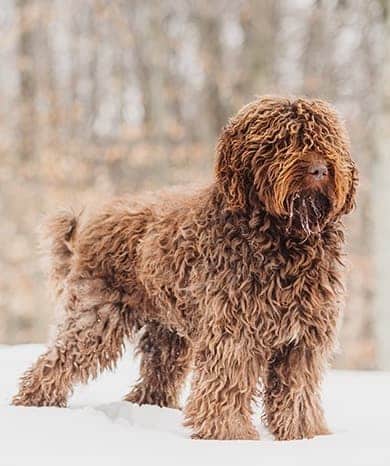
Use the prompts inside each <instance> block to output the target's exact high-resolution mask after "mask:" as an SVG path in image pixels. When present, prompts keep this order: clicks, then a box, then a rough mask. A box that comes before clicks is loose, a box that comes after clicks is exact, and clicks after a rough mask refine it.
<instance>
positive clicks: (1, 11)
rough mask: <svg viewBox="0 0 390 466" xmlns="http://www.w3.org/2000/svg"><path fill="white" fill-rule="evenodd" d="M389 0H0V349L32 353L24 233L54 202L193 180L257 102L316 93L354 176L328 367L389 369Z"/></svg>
mask: <svg viewBox="0 0 390 466" xmlns="http://www.w3.org/2000/svg"><path fill="white" fill-rule="evenodd" d="M389 7H390V0H382V1H381V0H326V1H325V0H258V1H249V0H230V1H228V0H213V1H210V0H198V1H190V0H181V1H177V0H159V1H158V0H149V1H145V0H111V1H110V0H85V1H80V0H67V1H63V0H0V33H1V34H0V190H1V191H0V218H1V221H0V238H1V241H0V342H1V343H20V342H35V341H44V340H45V339H46V336H47V332H48V326H49V323H50V321H51V319H52V315H53V311H52V306H51V304H50V300H49V299H48V294H47V292H45V284H44V273H43V268H42V266H41V263H40V261H39V254H38V251H37V235H36V227H37V225H38V224H39V222H40V220H41V218H42V215H43V214H45V213H50V212H53V211H54V210H55V209H57V208H58V207H59V206H61V207H62V206H69V205H73V206H75V208H76V209H77V208H78V207H81V206H82V205H84V204H86V203H94V204H98V203H100V202H102V200H104V199H106V198H107V197H109V196H111V195H115V194H119V193H123V192H137V191H140V190H144V189H154V188H158V187H161V186H166V185H171V184H186V183H194V182H201V183H203V182H207V181H208V180H210V179H211V176H212V167H213V157H214V146H215V141H216V136H217V135H218V133H219V131H220V129H221V127H222V126H223V125H224V123H225V122H226V120H227V118H228V117H229V116H230V115H231V114H232V113H235V112H236V111H237V110H238V109H239V108H240V106H241V105H243V104H244V103H246V102H248V101H249V100H251V99H253V97H254V96H255V95H260V94H270V93H277V94H293V95H307V96H318V97H322V98H325V99H328V100H330V101H331V102H332V103H333V104H334V105H336V107H337V108H338V110H339V111H340V113H341V114H342V115H343V117H344V118H345V120H346V123H347V126H348V129H349V131H350V135H351V139H352V144H353V153H354V157H355V158H356V160H357V162H358V165H359V168H360V173H361V183H360V190H359V199H358V208H357V210H356V211H355V213H354V214H353V215H352V216H350V218H349V219H348V221H347V222H348V227H349V234H348V253H349V268H348V272H347V283H348V297H347V303H346V314H345V320H344V326H343V330H342V338H341V351H340V354H339V355H338V358H337V360H336V362H335V364H336V365H337V366H338V367H345V368H387V369H390V311H389V310H388V302H389V300H390V282H389V278H388V277H389V275H390V271H389V270H388V267H389V264H390V257H389V249H390V248H389V244H388V242H389V239H390V213H389V211H388V209H389V206H390V204H389V201H390V182H389V181H388V178H389V176H388V175H387V172H388V171H389V169H390V160H389V155H388V152H389V149H390V137H389V130H388V128H389V116H390V63H389V54H388V50H387V48H388V44H389V42H390V23H389Z"/></svg>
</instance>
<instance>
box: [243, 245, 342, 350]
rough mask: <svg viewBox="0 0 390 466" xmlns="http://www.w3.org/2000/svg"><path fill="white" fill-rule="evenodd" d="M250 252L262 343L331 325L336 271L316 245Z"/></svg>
mask: <svg viewBox="0 0 390 466" xmlns="http://www.w3.org/2000/svg"><path fill="white" fill-rule="evenodd" d="M252 257H253V259H254V260H253V263H252V270H253V272H254V275H255V276H256V280H255V283H256V286H255V287H254V297H253V300H254V308H256V311H255V312H256V315H257V320H256V328H257V331H258V335H259V338H261V339H262V340H263V343H264V344H265V345H270V346H275V347H278V346H281V345H284V344H286V343H290V342H294V341H298V340H300V339H302V338H307V336H310V335H311V333H313V332H314V328H317V327H318V328H321V329H323V331H324V332H326V331H327V329H328V328H329V327H330V326H334V325H335V321H336V320H337V314H338V305H337V299H336V298H337V294H338V292H339V289H338V287H339V282H338V276H337V272H336V270H335V268H334V264H333V262H334V261H333V260H332V258H331V257H330V256H329V255H328V254H327V253H326V251H324V250H323V249H321V247H320V245H316V244H314V245H313V244H312V245H310V244H309V245H306V246H302V245H293V247H291V248H286V247H285V245H278V248H274V249H271V250H269V251H264V250H263V251H261V253H260V252H257V253H256V251H255V252H254V253H253V254H252Z"/></svg>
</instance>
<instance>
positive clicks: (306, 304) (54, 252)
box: [13, 98, 357, 439]
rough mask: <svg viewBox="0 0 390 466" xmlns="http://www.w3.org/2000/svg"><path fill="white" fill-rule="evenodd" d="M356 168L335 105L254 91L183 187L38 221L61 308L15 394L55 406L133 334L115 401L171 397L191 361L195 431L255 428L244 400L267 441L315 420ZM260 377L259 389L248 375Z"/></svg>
mask: <svg viewBox="0 0 390 466" xmlns="http://www.w3.org/2000/svg"><path fill="white" fill-rule="evenodd" d="M356 180H357V175H356V169H355V167H354V163H353V161H352V160H351V157H350V153H349V143H348V139H347V136H346V133H345V131H344V128H343V126H342V124H341V123H340V121H339V119H338V117H337V115H336V113H335V111H334V110H333V109H332V108H331V107H330V106H328V105H327V104H326V103H324V102H322V101H320V100H306V99H298V100H288V99H282V98H262V99H259V100H256V101H255V102H252V103H250V104H249V105H247V106H246V107H244V108H243V109H242V110H241V111H240V112H239V113H238V115H237V116H236V117H234V118H233V119H232V120H231V121H230V122H229V123H228V125H227V126H226V127H225V128H224V130H223V132H222V135H221V137H220V140H219V143H218V146H217V161H216V180H215V182H214V183H213V184H212V185H211V186H209V187H208V188H207V189H204V190H203V191H200V192H198V193H196V194H194V195H193V196H189V197H188V198H185V199H183V196H181V197H179V196H178V197H177V198H176V200H175V199H172V198H171V199H169V200H168V199H166V200H165V202H163V201H161V200H159V199H158V198H155V199H154V201H152V202H149V203H145V204H143V205H142V204H141V205H140V204H137V205H136V204H135V203H134V204H133V203H131V202H128V201H126V200H119V201H115V202H113V203H111V204H109V205H108V206H107V207H106V208H105V209H103V210H102V211H101V212H100V213H98V214H97V215H95V216H93V217H92V218H90V219H89V220H87V221H83V220H82V219H79V218H76V217H74V216H72V215H70V214H69V215H62V216H59V217H57V218H56V219H54V221H53V222H52V223H51V225H50V230H49V239H50V240H51V246H50V256H51V260H52V267H51V274H52V277H53V279H54V283H55V286H56V290H57V295H58V299H59V301H60V303H61V308H62V309H63V317H62V320H61V321H60V323H59V325H58V329H57V334H56V337H55V339H54V341H53V342H52V343H51V344H50V346H49V349H48V350H47V352H46V353H45V354H43V355H42V356H41V357H40V358H39V359H38V361H37V362H36V364H35V365H34V366H33V368H32V369H30V370H29V371H28V372H27V373H26V374H25V375H24V376H23V378H22V381H21V386H20V391H19V393H18V395H16V396H15V398H14V401H13V402H14V404H16V405H24V406H65V404H66V400H67V397H68V395H69V394H70V392H71V390H72V386H73V385H74V384H75V383H79V382H87V381H88V379H89V378H91V377H96V375H97V374H98V372H99V371H100V370H101V369H105V368H107V367H113V366H114V365H115V362H116V361H117V359H118V358H119V356H120V355H121V353H122V350H123V344H124V341H125V340H126V339H128V338H129V337H133V336H134V335H135V334H136V333H137V332H138V331H140V330H142V336H141V337H140V339H138V343H137V351H138V352H139V353H140V354H141V357H142V362H141V379H140V381H139V382H138V383H137V385H136V386H135V387H134V388H133V389H132V390H131V391H130V393H129V394H128V395H127V397H126V400H129V401H132V402H135V403H140V404H142V403H150V404H157V405H159V406H169V407H177V406H178V398H179V394H180V389H181V387H182V385H183V381H184V379H185V377H186V375H187V373H188V371H189V370H190V369H193V370H194V375H193V380H192V389H191V393H190V396H189V399H188V400H187V402H186V405H185V409H184V412H185V417H186V425H188V426H190V427H191V428H192V429H193V433H194V437H195V438H204V439H255V438H257V437H258V434H257V432H256V430H255V428H254V426H253V424H252V421H251V415H252V401H253V400H254V398H255V397H256V395H257V394H258V393H259V391H258V388H259V387H260V386H261V387H262V395H263V403H264V419H265V420H266V423H267V425H268V427H269V429H270V431H271V432H272V433H273V434H274V436H275V437H276V438H277V439H300V438H305V437H307V438H309V437H313V436H314V435H320V434H325V433H327V432H328V429H327V426H326V422H325V420H324V416H323V411H322V408H321V404H320V395H319V386H320V382H321V376H322V373H323V370H324V368H325V366H326V364H327V362H328V360H329V358H330V356H331V354H332V350H333V347H334V345H335V339H336V330H337V323H338V320H339V314H340V304H339V295H340V292H341V289H342V286H341V283H340V263H341V255H342V244H343V238H344V235H343V226H342V224H341V221H340V219H341V217H342V215H344V214H346V213H348V212H349V211H350V210H351V208H352V206H353V198H354V192H355V185H356ZM260 384H261V385H260Z"/></svg>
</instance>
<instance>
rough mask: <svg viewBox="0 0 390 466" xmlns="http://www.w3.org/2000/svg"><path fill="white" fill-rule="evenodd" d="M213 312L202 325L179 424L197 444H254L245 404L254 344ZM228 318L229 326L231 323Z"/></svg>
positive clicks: (252, 386) (238, 326)
mask: <svg viewBox="0 0 390 466" xmlns="http://www.w3.org/2000/svg"><path fill="white" fill-rule="evenodd" d="M227 314H228V312H221V313H219V312H215V313H213V314H212V315H211V316H210V319H208V320H207V319H206V320H207V321H206V322H205V323H204V325H203V328H204V331H202V335H201V337H200V340H199V342H198V345H197V346H198V347H197V351H196V354H195V371H194V376H193V381H192V388H191V393H190V396H189V399H188V401H187V403H186V406H185V409H184V414H185V425H186V426H188V427H191V428H192V431H193V436H192V437H193V438H198V439H220V440H228V439H248V440H254V439H258V437H259V435H258V432H257V430H256V429H255V427H254V426H253V424H252V420H251V415H252V409H251V404H252V401H253V398H254V396H255V395H256V388H257V383H258V380H259V372H260V364H259V361H258V358H256V356H255V354H254V347H255V344H254V340H253V337H252V336H251V335H250V332H249V329H248V328H245V324H244V323H242V322H240V319H237V318H236V319H234V317H232V321H231V322H229V321H228V320H229V318H228V317H227ZM233 319H234V321H233Z"/></svg>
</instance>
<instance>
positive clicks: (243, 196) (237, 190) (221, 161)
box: [215, 123, 248, 210]
mask: <svg viewBox="0 0 390 466" xmlns="http://www.w3.org/2000/svg"><path fill="white" fill-rule="evenodd" d="M241 139H242V137H240V136H239V133H238V129H237V128H235V127H234V125H233V124H232V123H229V124H228V125H226V126H225V127H224V128H223V130H222V133H221V135H220V137H219V140H218V144H217V160H216V166H215V172H216V179H217V185H218V188H219V189H220V191H221V192H222V193H223V194H224V196H225V199H226V200H227V203H228V206H229V209H231V210H239V209H243V208H245V206H246V205H247V198H248V188H247V186H246V184H247V171H248V170H247V167H246V166H245V161H244V157H243V154H242V151H243V147H244V145H243V143H242V140H241Z"/></svg>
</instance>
